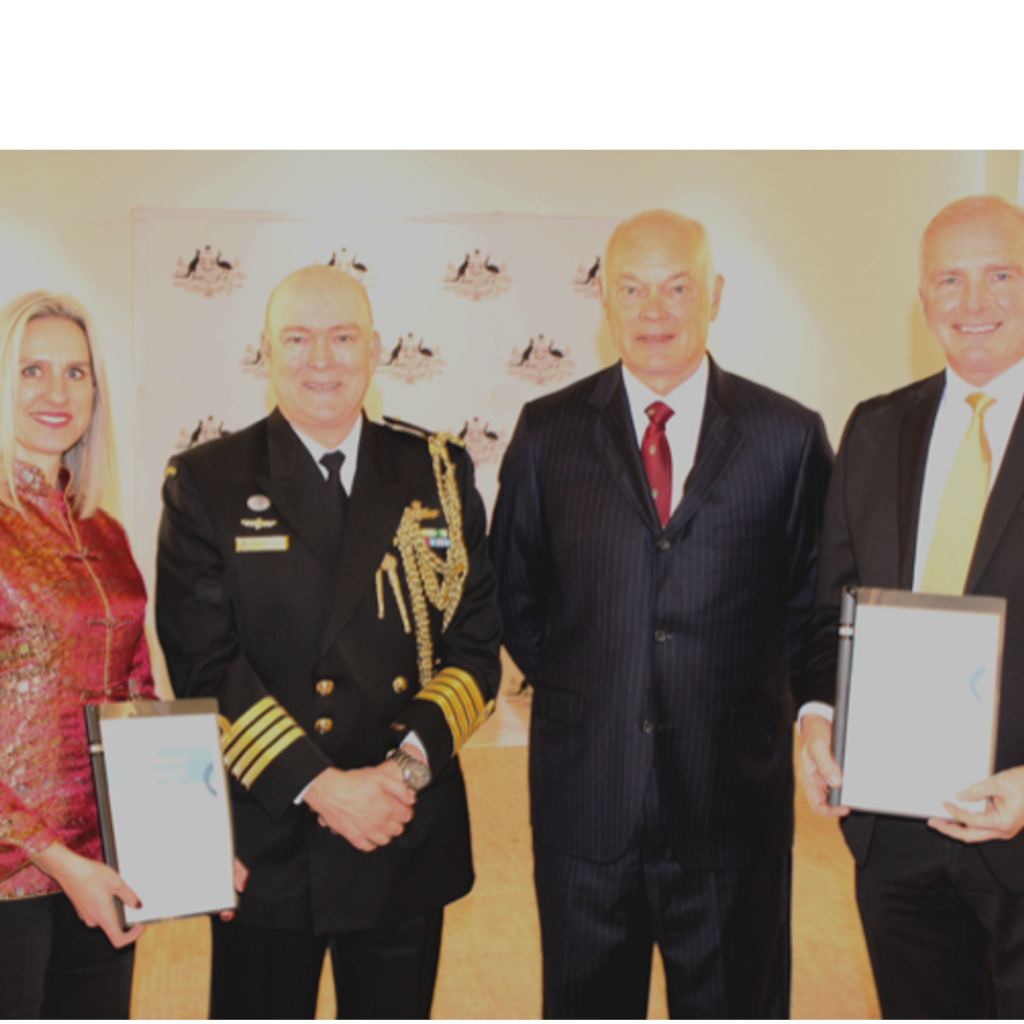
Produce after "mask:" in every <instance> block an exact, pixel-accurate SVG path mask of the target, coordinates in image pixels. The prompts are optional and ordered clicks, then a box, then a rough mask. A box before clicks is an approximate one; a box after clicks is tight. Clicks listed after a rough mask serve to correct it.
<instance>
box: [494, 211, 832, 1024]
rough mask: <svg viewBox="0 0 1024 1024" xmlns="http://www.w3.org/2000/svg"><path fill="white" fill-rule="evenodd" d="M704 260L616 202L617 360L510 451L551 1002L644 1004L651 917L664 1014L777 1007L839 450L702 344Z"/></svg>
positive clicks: (706, 302) (497, 522) (536, 414)
mask: <svg viewBox="0 0 1024 1024" xmlns="http://www.w3.org/2000/svg"><path fill="white" fill-rule="evenodd" d="M722 285H723V279H722V278H721V277H720V276H717V275H716V274H715V271H714V265H713V261H712V256H711V250H710V247H709V244H708V240H707V237H706V234H705V231H704V229H703V227H702V226H701V225H700V224H698V223H696V222H695V221H692V220H689V219H688V218H685V217H682V216H680V215H678V214H676V213H671V212H669V211H664V210H656V211H650V212H647V213H643V214H640V215H639V216H637V217H634V218H633V219H631V220H629V221H626V222H625V223H623V224H621V225H619V227H618V228H617V229H616V230H615V232H614V233H613V235H612V237H611V240H610V241H609V244H608V250H607V253H606V257H605V263H604V268H603V280H602V294H603V302H604V308H605V313H606V316H607V319H608V323H609V326H610V329H611V333H612V335H613V337H614V339H615V343H616V345H617V347H618V349H619V352H620V354H621V356H622V362H621V364H618V365H616V366H613V367H611V368H610V369H608V370H605V371H603V372H601V373H599V374H596V375H595V376H593V377H590V378H588V379H586V380H583V381H580V382H578V383H576V384H574V385H572V386H571V387H569V388H566V389H565V390H564V391H561V392H559V393H557V394H554V395H550V396H548V397H546V398H542V399H540V400H538V401H535V402H531V403H530V404H528V405H527V406H526V407H525V408H524V410H523V413H522V415H521V417H520V420H519V424H518V426H517V428H516V432H515V436H514V438H513V440H512V443H511V445H510V446H509V449H508V452H507V454H506V456H505V462H504V465H503V467H502V473H501V493H500V495H499V498H498V503H497V506H496V509H495V514H494V525H493V529H492V536H491V547H492V553H493V556H494V560H495V564H496V568H497V571H498V576H499V581H500V598H501V602H502V609H503V613H504V620H505V643H506V644H507V646H508V650H509V652H510V653H511V654H512V656H513V658H515V660H516V661H517V663H518V664H519V666H520V667H521V668H522V669H523V671H524V672H525V673H526V675H527V677H528V678H529V679H530V680H531V682H533V683H534V685H535V698H534V706H533V722H532V732H531V751H530V787H531V799H532V820H533V836H534V858H535V877H536V885H537V896H538V903H539V906H540V914H541V930H542V943H543V954H544V1013H545V1016H547V1017H575V1018H578V1017H602V1018H608V1017H643V1016H645V1015H646V1010H647V993H648V987H649V982H650V964H651V955H652V949H653V944H654V943H655V942H657V943H658V945H659V947H660V949H661V953H662V957H663V960H664V962H665V968H666V975H667V981H668V999H669V1009H670V1012H671V1014H672V1016H673V1017H785V1016H786V1015H787V1014H788V1008H789V879H790V853H789V851H790V846H791V843H792V835H793V808H792V802H793V801H792V798H793V775H792V757H791V744H792V726H791V723H792V708H793V699H792V696H791V694H790V685H789V680H790V672H791V668H794V667H795V663H796V662H798V661H799V660H800V659H801V657H802V654H803V648H804V633H805V628H806V626H807V623H808V620H809V617H810V614H811V610H812V606H813V601H814V584H815V567H816V562H817V555H818V541H819V531H820V523H821V508H822V503H823V498H824V492H825V488H826V485H827V483H828V476H829V471H830V466H831V451H830V449H829V445H828V441H827V439H826V436H825V432H824V428H823V425H822V422H821V419H820V417H818V416H817V415H816V414H814V413H812V412H810V411H808V410H807V409H804V408H802V407H801V406H799V405H797V404H796V403H795V402H792V401H790V400H789V399H787V398H784V397H782V396H780V395H778V394H775V393H773V392H771V391H768V390H767V389H766V388H763V387H760V386H759V385H757V384H753V383H751V382H750V381H747V380H744V379H743V378H740V377H735V376H733V375H731V374H727V373H725V372H724V371H722V370H721V369H719V367H718V366H717V365H716V364H715V363H714V362H713V361H712V360H711V359H710V357H708V355H707V353H706V344H707V336H708V330H709V326H710V323H711V321H712V320H714V319H715V317H716V315H717V313H718V309H719V303H720V301H721V295H722ZM796 676H797V673H795V672H794V678H796Z"/></svg>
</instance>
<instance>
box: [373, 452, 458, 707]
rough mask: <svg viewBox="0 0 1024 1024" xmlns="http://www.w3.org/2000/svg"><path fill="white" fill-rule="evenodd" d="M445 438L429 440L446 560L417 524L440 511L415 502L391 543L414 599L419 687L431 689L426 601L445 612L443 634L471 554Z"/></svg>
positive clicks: (431, 649) (431, 660) (431, 651)
mask: <svg viewBox="0 0 1024 1024" xmlns="http://www.w3.org/2000/svg"><path fill="white" fill-rule="evenodd" d="M449 440H453V439H452V438H450V437H449V436H448V435H447V434H432V435H431V437H430V455H431V460H432V462H433V466H434V479H435V480H436V482H437V493H438V495H439V497H440V499H441V508H442V510H443V511H444V517H445V520H446V521H447V524H448V542H449V547H448V552H447V557H446V558H442V557H441V556H440V555H437V554H435V552H434V551H432V550H431V549H430V548H429V547H428V546H427V544H426V543H424V540H423V534H422V532H421V528H420V523H422V522H423V521H424V520H425V519H436V518H437V517H438V515H439V514H440V513H439V512H437V510H436V509H428V508H423V506H422V505H421V504H420V503H419V502H418V501H414V502H413V503H412V504H411V505H410V506H409V507H408V508H407V509H406V510H405V513H404V514H403V515H402V521H401V523H400V524H399V526H398V532H397V533H396V534H395V540H394V544H395V547H396V548H398V552H399V554H400V555H401V557H402V568H403V569H404V570H405V582H406V584H407V586H408V588H409V596H410V597H411V598H412V615H413V619H414V620H415V622H416V651H417V655H418V658H417V661H418V663H419V675H420V687H421V689H422V688H423V687H426V686H427V685H429V683H430V681H431V679H432V678H433V674H434V643H433V639H432V638H431V633H430V612H429V609H428V607H427V602H428V601H429V602H430V604H432V605H433V606H434V607H435V608H436V609H437V610H438V611H439V612H442V613H443V619H442V622H441V632H442V633H443V632H444V631H445V630H446V629H447V628H448V626H449V624H450V623H451V621H452V616H454V614H455V609H456V608H458V606H459V602H460V601H461V600H462V591H463V588H464V586H465V584H466V577H467V576H468V575H469V555H468V554H467V552H466V542H465V539H464V537H463V532H462V502H461V501H460V499H459V486H458V480H457V479H456V473H455V465H454V463H453V462H452V460H451V457H450V456H449V454H448V447H447V442H448V441H449ZM383 567H384V566H383V563H382V568H383ZM392 585H393V584H392ZM399 607H401V605H399Z"/></svg>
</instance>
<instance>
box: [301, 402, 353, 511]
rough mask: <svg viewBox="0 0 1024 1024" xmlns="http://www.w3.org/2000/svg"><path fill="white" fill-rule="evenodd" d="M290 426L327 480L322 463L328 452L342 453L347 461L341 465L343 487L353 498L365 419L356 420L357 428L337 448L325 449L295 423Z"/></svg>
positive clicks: (325, 470)
mask: <svg viewBox="0 0 1024 1024" xmlns="http://www.w3.org/2000/svg"><path fill="white" fill-rule="evenodd" d="M288 426H290V427H291V428H292V430H294V431H295V434H296V436H297V437H298V439H299V440H300V441H301V442H302V443H303V444H304V445H305V446H306V450H307V451H308V452H309V454H310V455H312V456H313V461H314V462H315V463H316V468H317V469H319V470H320V475H321V476H322V477H323V478H324V480H325V481H326V480H327V467H326V466H325V465H324V464H323V463H322V462H321V461H320V460H321V459H322V458H323V457H324V456H325V455H326V454H327V453H328V452H341V453H342V454H343V455H344V456H345V461H344V462H343V463H342V464H341V486H342V487H344V488H345V493H346V494H347V495H349V497H351V496H352V483H353V481H354V480H355V478H356V464H357V463H358V462H359V439H360V438H361V437H362V436H363V417H362V415H360V416H359V418H358V419H357V420H356V424H355V426H354V427H353V428H352V429H351V430H350V431H349V432H348V437H346V438H345V440H344V441H342V442H341V444H339V445H338V446H337V447H336V448H325V447H324V446H323V445H322V444H320V442H319V441H314V440H313V438H311V437H310V436H309V435H308V434H304V433H303V432H302V431H301V430H299V428H298V427H297V426H295V424H294V423H292V422H291V421H289V423H288Z"/></svg>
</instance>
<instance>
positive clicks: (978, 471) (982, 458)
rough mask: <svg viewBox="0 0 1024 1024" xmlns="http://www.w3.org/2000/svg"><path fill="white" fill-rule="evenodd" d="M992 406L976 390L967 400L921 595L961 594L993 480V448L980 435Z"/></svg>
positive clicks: (940, 504) (926, 564)
mask: <svg viewBox="0 0 1024 1024" xmlns="http://www.w3.org/2000/svg"><path fill="white" fill-rule="evenodd" d="M994 403H995V399H994V398H991V397H990V396H989V395H985V394H982V393H981V392H980V391H977V392H975V393H974V394H973V395H968V396H967V404H968V405H970V407H971V408H972V409H973V410H974V418H973V419H972V420H971V425H970V426H969V427H968V428H967V433H966V434H965V435H964V439H963V440H962V441H961V442H960V447H959V448H958V449H957V453H956V458H955V459H954V460H953V468H952V469H950V471H949V478H948V479H947V480H946V489H945V490H944V491H943V492H942V501H941V502H940V503H939V516H938V519H936V521H935V535H934V536H933V537H932V546H931V548H930V549H929V551H928V561H927V563H925V567H924V577H923V579H922V580H921V590H922V591H924V592H925V593H930V594H962V593H963V592H964V584H965V583H966V582H967V571H968V570H969V569H970V567H971V559H972V558H973V557H974V548H975V545H976V544H977V543H978V530H979V528H980V527H981V517H982V516H983V515H984V514H985V505H986V503H987V502H988V485H989V481H990V479H991V477H992V449H991V448H989V446H988V437H987V435H986V434H985V413H986V412H988V410H989V408H990V407H991V406H992V405H993V404H994Z"/></svg>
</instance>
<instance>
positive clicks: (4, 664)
mask: <svg viewBox="0 0 1024 1024" xmlns="http://www.w3.org/2000/svg"><path fill="white" fill-rule="evenodd" d="M15 474H16V480H17V493H18V498H19V500H20V502H21V504H22V507H23V509H24V514H19V513H18V512H16V511H14V510H13V509H10V508H8V507H7V506H5V505H0V899H18V898H22V897H26V896H39V895H43V894H45V893H50V892H56V891H58V889H59V887H58V886H57V884H56V883H55V882H54V881H53V880H52V879H51V878H50V877H49V876H48V875H46V874H45V873H44V872H43V871H41V870H40V869H39V868H38V867H36V866H35V865H34V864H33V863H32V861H33V860H34V858H35V857H37V856H38V855H39V854H40V853H41V852H42V851H43V850H44V849H46V847H47V846H49V845H50V844H51V843H53V842H55V841H57V840H59V841H60V842H62V843H64V844H65V845H67V846H68V847H70V848H71V849H72V850H74V851H75V852H76V853H80V854H82V855H83V856H85V857H90V858H92V859H93V860H101V859H102V856H103V854H102V846H101V843H100V835H99V825H98V820H97V813H96V799H95V793H94V790H93V782H92V768H91V765H90V761H89V745H88V742H87V739H86V733H85V715H84V712H83V710H82V709H83V707H84V705H85V704H92V703H102V702H106V701H121V700H129V699H133V698H152V696H153V679H152V674H151V671H150V663H149V650H148V648H147V646H146V637H145V631H144V627H143V622H144V616H145V607H146V591H145V586H144V584H143V582H142V577H141V576H140V575H139V570H138V568H137V567H136V565H135V562H134V560H133V559H132V555H131V551H130V550H129V548H128V540H127V537H126V536H125V533H124V530H123V529H122V528H121V526H120V524H119V523H117V521H116V520H114V519H112V518H111V517H110V516H108V515H106V514H105V513H103V512H97V513H96V514H95V515H94V516H91V517H90V518H89V519H84V520H83V519H77V518H75V517H74V516H73V515H72V514H69V509H68V503H67V501H66V500H65V494H64V490H63V489H54V488H52V487H50V486H49V485H48V484H47V482H46V480H45V478H44V476H43V474H42V472H41V471H40V470H39V469H37V468H36V467H35V466H32V465H29V464H27V463H23V462H16V463H15ZM65 482H66V481H65Z"/></svg>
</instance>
